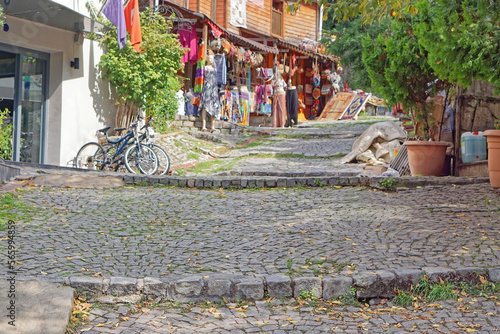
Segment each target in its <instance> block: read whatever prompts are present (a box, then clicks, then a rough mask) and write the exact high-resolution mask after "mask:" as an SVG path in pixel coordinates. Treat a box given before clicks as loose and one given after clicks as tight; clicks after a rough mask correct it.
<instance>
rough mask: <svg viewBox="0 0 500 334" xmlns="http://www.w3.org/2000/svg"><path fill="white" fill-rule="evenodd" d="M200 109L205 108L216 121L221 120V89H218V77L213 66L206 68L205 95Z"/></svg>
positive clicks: (203, 94)
mask: <svg viewBox="0 0 500 334" xmlns="http://www.w3.org/2000/svg"><path fill="white" fill-rule="evenodd" d="M200 108H205V110H206V111H207V113H209V114H210V116H212V117H213V118H215V119H217V120H218V119H220V113H221V106H220V99H219V87H217V77H216V72H215V68H214V67H213V66H206V67H205V79H204V83H203V93H202V96H201V104H200Z"/></svg>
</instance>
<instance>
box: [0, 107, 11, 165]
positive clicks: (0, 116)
mask: <svg viewBox="0 0 500 334" xmlns="http://www.w3.org/2000/svg"><path fill="white" fill-rule="evenodd" d="M8 115H9V110H8V109H5V110H4V111H1V110H0V158H2V159H4V160H11V159H12V129H13V126H12V123H9V124H4V120H5V119H6V118H7V117H8Z"/></svg>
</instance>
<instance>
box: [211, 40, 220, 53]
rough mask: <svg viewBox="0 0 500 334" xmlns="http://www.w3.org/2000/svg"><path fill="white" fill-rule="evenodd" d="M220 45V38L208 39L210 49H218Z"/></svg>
mask: <svg viewBox="0 0 500 334" xmlns="http://www.w3.org/2000/svg"><path fill="white" fill-rule="evenodd" d="M221 46H222V43H221V40H220V39H213V40H211V41H210V49H212V50H216V51H217V50H219V49H220V48H221Z"/></svg>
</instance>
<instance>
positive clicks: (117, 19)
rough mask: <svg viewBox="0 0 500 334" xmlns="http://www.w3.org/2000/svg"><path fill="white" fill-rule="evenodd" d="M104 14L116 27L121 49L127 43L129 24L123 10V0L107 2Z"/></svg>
mask: <svg viewBox="0 0 500 334" xmlns="http://www.w3.org/2000/svg"><path fill="white" fill-rule="evenodd" d="M102 13H103V14H104V16H106V17H107V18H108V20H110V21H111V23H113V25H114V26H115V27H116V35H117V36H116V38H117V39H118V48H119V49H120V50H121V49H122V48H123V47H124V46H125V45H127V24H126V21H125V12H124V11H123V1H122V0H111V1H109V2H108V3H107V4H106V7H104V10H103V11H102Z"/></svg>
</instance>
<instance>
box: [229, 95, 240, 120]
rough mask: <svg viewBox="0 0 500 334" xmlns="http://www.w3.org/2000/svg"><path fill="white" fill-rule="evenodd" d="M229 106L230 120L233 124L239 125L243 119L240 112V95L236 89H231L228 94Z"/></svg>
mask: <svg viewBox="0 0 500 334" xmlns="http://www.w3.org/2000/svg"><path fill="white" fill-rule="evenodd" d="M229 103H230V106H231V115H230V120H231V122H233V123H241V122H242V120H243V117H241V111H240V93H239V91H238V88H236V87H235V88H233V89H232V90H231V92H230V101H229Z"/></svg>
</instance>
